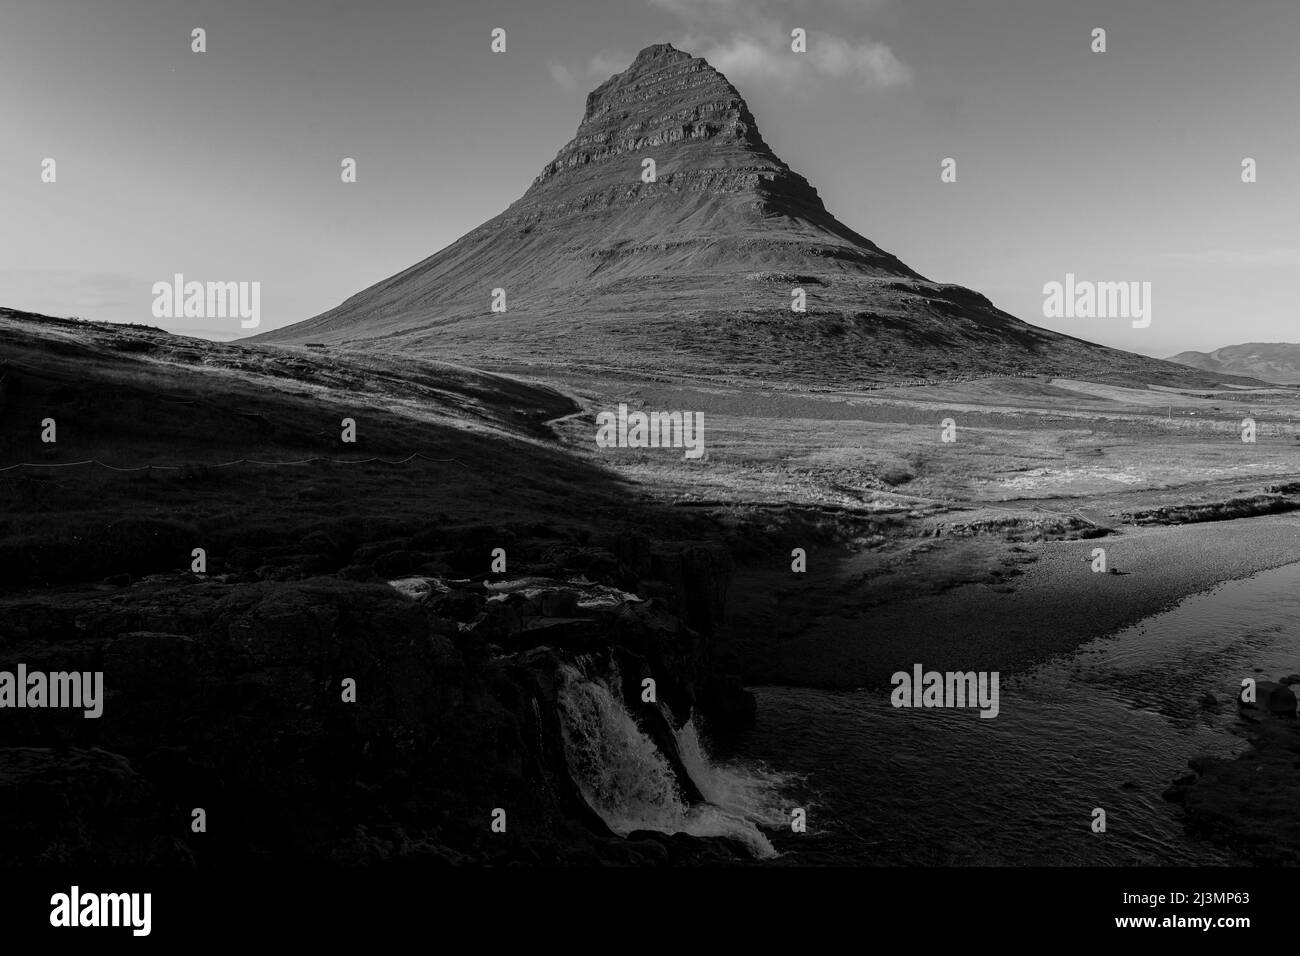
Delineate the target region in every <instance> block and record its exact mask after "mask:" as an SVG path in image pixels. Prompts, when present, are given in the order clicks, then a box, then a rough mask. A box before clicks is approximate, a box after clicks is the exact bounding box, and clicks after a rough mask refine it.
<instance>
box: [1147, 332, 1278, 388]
mask: <svg viewBox="0 0 1300 956" xmlns="http://www.w3.org/2000/svg"><path fill="white" fill-rule="evenodd" d="M1169 361H1171V362H1178V363H1179V364H1180V365H1187V366H1190V367H1191V368H1196V369H1200V370H1201V371H1204V372H1216V373H1219V374H1222V375H1245V376H1248V377H1250V378H1258V379H1262V380H1263V381H1265V382H1276V383H1277V384H1279V385H1300V345H1297V344H1295V343H1293V342H1246V343H1245V344H1243V345H1229V346H1227V347H1226V348H1221V349H1215V350H1214V351H1213V352H1179V353H1178V354H1177V355H1172V356H1170V357H1169Z"/></svg>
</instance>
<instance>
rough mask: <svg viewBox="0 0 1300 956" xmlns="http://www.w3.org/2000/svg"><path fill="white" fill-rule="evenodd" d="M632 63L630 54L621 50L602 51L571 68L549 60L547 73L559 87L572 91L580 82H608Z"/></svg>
mask: <svg viewBox="0 0 1300 956" xmlns="http://www.w3.org/2000/svg"><path fill="white" fill-rule="evenodd" d="M631 62H632V55H631V54H630V53H624V52H622V51H621V50H601V51H600V52H599V53H596V54H594V55H593V56H591V57H590V58H589V59H588V60H586V61H585V62H583V63H580V64H577V65H576V66H570V65H568V64H567V63H564V62H562V61H560V60H548V61H547V62H546V71H547V72H548V73H550V74H551V79H553V80H554V81H555V82H556V83H557V84H558V85H560V86H561V87H563V88H564V89H566V90H571V89H573V88H574V87H576V86H578V85H579V82H581V83H582V84H583V85H586V84H587V83H588V82H589V81H591V80H595V79H601V80H607V79H609V78H610V77H611V76H613V75H614V74H615V73H621V72H622V71H623V70H626V69H627V67H628V64H629V63H631Z"/></svg>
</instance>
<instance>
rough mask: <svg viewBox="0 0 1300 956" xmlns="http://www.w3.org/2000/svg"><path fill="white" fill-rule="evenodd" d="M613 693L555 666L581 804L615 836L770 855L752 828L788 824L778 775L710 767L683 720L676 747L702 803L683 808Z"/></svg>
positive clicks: (663, 767) (602, 682)
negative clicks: (694, 839) (648, 834)
mask: <svg viewBox="0 0 1300 956" xmlns="http://www.w3.org/2000/svg"><path fill="white" fill-rule="evenodd" d="M584 670H588V671H590V669H588V668H584ZM611 683H612V687H611ZM617 686H618V684H617V682H616V681H614V682H610V681H609V680H608V679H602V678H599V677H591V676H588V675H587V674H584V673H583V672H582V671H580V670H578V668H576V667H571V666H568V665H565V666H563V667H562V687H561V690H560V695H559V702H560V723H561V727H562V729H563V736H564V752H565V758H566V760H567V762H568V765H569V771H570V773H571V775H572V777H573V780H574V782H575V783H576V784H577V786H578V789H579V791H580V792H581V793H582V796H583V798H584V799H585V800H586V801H587V803H588V805H589V806H590V807H591V808H592V809H593V810H595V811H596V813H597V814H599V815H600V817H601V819H602V820H604V821H605V823H606V824H607V825H608V826H609V828H610V829H611V830H613V831H614V832H615V833H617V834H619V835H621V836H626V835H627V834H628V833H631V832H632V831H633V830H655V831H658V832H660V833H689V834H692V835H694V836H702V837H707V836H715V837H730V838H732V839H735V840H738V841H740V842H742V843H743V844H744V845H745V846H746V847H747V848H748V849H749V851H750V853H752V854H753V855H754V856H755V857H758V858H760V859H767V858H770V857H774V856H776V855H777V854H776V849H775V848H774V847H773V846H772V844H771V842H770V841H769V840H768V838H767V837H766V836H765V835H764V834H763V833H762V831H761V830H759V825H760V824H761V825H764V826H774V827H775V826H784V825H786V824H787V822H788V819H789V818H788V816H787V814H786V813H785V811H784V810H783V809H782V807H781V803H780V792H779V787H780V784H781V781H782V778H781V777H780V775H778V774H774V773H770V772H767V771H762V770H756V769H753V768H748V767H742V766H739V765H730V764H722V763H717V762H715V761H713V760H712V758H710V757H709V755H708V754H707V753H706V751H705V750H704V748H703V746H702V745H701V743H700V739H699V735H698V733H697V732H696V729H695V725H694V722H693V721H688V722H687V723H686V725H685V726H683V727H682V728H681V729H680V730H678V731H676V736H677V746H678V749H679V751H680V754H681V757H682V761H683V764H684V765H685V767H686V770H687V772H688V773H689V774H690V776H691V779H692V781H693V782H694V783H695V785H696V786H697V787H698V788H699V790H700V793H701V794H703V795H704V797H705V799H706V800H707V801H708V803H705V804H699V805H696V806H688V805H687V804H686V802H685V801H683V799H682V796H681V793H680V791H679V789H678V786H677V780H676V778H675V777H674V775H673V771H672V768H671V767H670V766H669V764H668V761H667V760H666V759H665V758H664V756H663V754H662V753H660V752H659V749H658V748H657V747H656V746H655V744H654V741H652V740H651V739H650V737H648V736H647V735H646V734H645V733H643V732H642V730H641V728H640V727H639V726H637V722H636V720H635V718H633V716H632V715H631V713H629V712H628V710H627V708H626V707H625V706H624V705H623V699H622V695H621V693H619V692H618V691H617V690H616V689H613V688H617Z"/></svg>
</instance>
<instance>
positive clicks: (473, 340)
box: [254, 44, 1213, 387]
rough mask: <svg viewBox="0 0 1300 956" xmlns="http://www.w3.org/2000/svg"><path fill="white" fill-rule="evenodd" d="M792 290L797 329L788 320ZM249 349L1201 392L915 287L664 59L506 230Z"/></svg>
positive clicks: (741, 110)
mask: <svg viewBox="0 0 1300 956" xmlns="http://www.w3.org/2000/svg"><path fill="white" fill-rule="evenodd" d="M643 159H653V160H654V161H655V167H656V168H655V172H656V179H655V181H654V182H649V183H647V182H643V181H642V169H643V163H642V161H643ZM795 288H800V289H803V290H804V292H805V294H806V297H807V311H806V312H803V313H799V312H794V311H792V309H791V304H792V294H793V290H794V289H795ZM494 289H503V290H504V291H505V305H506V309H507V311H505V312H504V313H503V312H493V311H491V308H490V307H491V304H492V298H493V290H494ZM254 340H255V341H263V342H269V343H292V344H304V343H307V342H319V343H325V344H329V345H348V346H349V347H354V348H362V349H382V350H397V351H402V352H412V353H416V354H425V355H433V356H438V357H443V358H453V357H454V358H456V359H459V360H463V361H468V362H472V363H475V364H478V365H481V366H484V367H493V366H512V365H520V364H523V365H530V366H538V365H541V366H558V367H575V366H586V367H589V368H611V367H613V368H625V369H637V370H641V371H646V372H664V371H668V372H671V373H675V374H681V375H695V376H715V377H721V378H733V379H734V378H743V379H750V380H752V379H759V380H765V381H772V380H778V381H788V382H799V383H804V384H818V385H837V386H840V387H853V386H856V385H861V384H868V383H871V382H876V381H882V380H883V381H887V380H897V379H899V378H930V377H952V376H957V375H978V374H1014V373H1038V374H1060V375H1069V376H1070V377H1074V378H1077V377H1081V376H1088V377H1092V378H1094V379H1096V380H1115V381H1125V382H1140V383H1162V384H1178V383H1194V384H1201V385H1207V384H1213V380H1212V379H1211V377H1209V376H1206V375H1204V374H1203V373H1197V372H1189V371H1188V370H1187V369H1186V367H1184V366H1178V365H1174V364H1170V363H1167V362H1161V361H1159V360H1156V359H1150V358H1147V357H1145V356H1138V355H1133V354H1130V353H1127V352H1122V351H1117V350H1114V349H1108V348H1104V347H1102V346H1098V345H1094V344H1092V343H1088V342H1084V341H1082V340H1079V339H1074V338H1071V337H1068V336H1064V335H1060V334H1056V333H1053V332H1049V331H1046V330H1044V329H1040V328H1037V327H1035V326H1031V325H1029V324H1027V323H1025V322H1021V321H1020V320H1018V319H1016V318H1015V317H1013V316H1011V315H1008V314H1007V313H1005V312H1002V311H1000V310H999V309H997V308H995V307H994V306H993V305H992V303H990V302H989V300H988V299H986V298H984V297H983V296H982V295H979V294H978V293H976V292H972V291H970V290H969V289H965V288H962V287H960V286H956V285H948V284H943V283H937V282H932V281H930V280H928V279H926V278H925V277H924V276H922V275H920V274H919V273H917V272H916V271H915V270H913V269H911V268H909V267H908V266H906V265H905V264H904V263H902V262H901V261H899V259H898V258H897V257H895V256H893V255H891V254H889V253H888V252H885V251H884V250H882V249H881V248H880V247H879V246H877V245H875V243H873V242H872V241H871V240H869V239H867V238H866V237H864V236H862V235H860V234H858V233H857V232H855V231H854V230H853V229H850V228H849V227H848V226H846V225H844V224H843V223H842V222H840V221H839V220H838V219H836V218H835V217H834V216H833V215H831V214H830V213H829V212H828V211H827V210H826V207H825V206H824V205H823V203H822V200H821V198H820V197H819V196H818V194H817V190H816V189H814V188H813V187H812V186H811V185H810V184H809V183H808V181H807V180H806V179H804V178H803V177H802V176H800V175H799V174H798V173H796V172H795V171H793V170H792V169H791V168H790V167H789V166H787V165H786V164H785V163H784V162H782V161H781V160H780V159H779V158H777V156H776V155H775V154H774V153H773V152H772V150H771V149H770V148H769V147H768V145H767V143H766V142H764V140H763V137H762V135H761V134H760V133H759V131H758V126H757V123H756V121H755V119H754V116H753V114H752V113H751V112H750V110H749V107H748V106H747V105H746V104H745V101H744V99H743V98H742V97H741V95H740V93H738V92H737V91H736V88H735V87H734V86H732V85H731V84H730V83H729V82H728V81H727V79H726V78H725V77H724V76H723V75H722V74H721V73H719V72H718V71H717V70H715V69H713V67H711V66H710V65H709V64H708V63H707V62H705V61H704V60H703V59H700V58H697V57H693V56H691V55H689V54H687V53H684V52H682V51H680V50H677V49H675V48H673V47H672V46H671V45H669V44H658V45H655V46H650V47H647V48H646V49H644V50H642V51H641V53H640V54H638V55H637V57H636V59H635V60H634V61H633V63H632V64H631V66H629V67H628V68H627V69H626V70H625V71H624V72H622V73H620V74H618V75H616V76H614V77H611V78H610V79H609V80H607V81H605V82H604V83H602V84H601V85H600V86H599V87H597V88H596V89H595V90H594V91H593V92H592V93H591V94H590V95H588V97H587V105H586V110H585V112H584V114H583V117H582V122H581V123H580V124H579V126H578V131H577V135H576V136H574V138H573V139H572V140H570V141H569V143H568V144H566V145H565V146H564V147H563V148H562V149H561V150H560V151H559V153H558V154H557V155H556V157H555V159H554V160H552V161H551V162H550V163H548V164H547V166H546V167H545V168H544V169H543V170H542V171H541V173H540V174H539V175H538V176H537V178H536V179H535V180H534V181H533V184H532V185H531V186H530V187H529V188H528V190H527V192H525V193H524V195H523V196H522V197H521V198H520V199H519V200H518V201H516V202H515V203H514V204H512V205H511V206H510V207H509V208H507V209H506V210H505V212H503V213H501V214H500V215H498V216H497V217H496V218H494V219H491V220H489V221H488V222H486V223H484V224H483V225H481V226H479V227H478V228H477V229H474V230H473V231H471V232H470V233H468V234H467V235H465V236H463V237H462V238H460V239H459V240H457V241H456V242H454V243H452V244H451V245H450V246H448V247H447V248H445V249H443V250H442V251H440V252H438V253H436V254H434V255H432V256H430V257H429V258H427V259H424V260H423V261H421V262H418V263H416V264H415V265H413V266H411V267H410V268H408V269H406V270H405V271H403V272H400V273H398V274H397V275H395V276H392V277H391V278H388V279H385V280H384V281H382V282H379V283H376V284H375V285H373V286H371V287H370V288H368V289H365V290H363V291H361V292H359V293H357V294H356V295H354V296H352V297H351V298H350V299H348V300H347V301H346V302H344V303H343V304H342V305H339V306H337V307H336V308H333V309H330V310H329V311H328V312H324V313H322V314H321V315H318V316H316V317H315V318H312V319H308V320H307V321H304V322H300V323H298V324H296V325H292V326H289V327H287V328H284V329H279V330H275V331H271V332H267V333H263V334H261V335H259V336H256V337H255V339H254Z"/></svg>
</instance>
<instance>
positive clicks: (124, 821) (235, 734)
mask: <svg viewBox="0 0 1300 956" xmlns="http://www.w3.org/2000/svg"><path fill="white" fill-rule="evenodd" d="M538 530H539V529H537V528H532V529H528V528H514V529H511V528H494V529H479V528H476V527H474V526H466V527H462V528H459V529H453V528H449V527H446V526H443V527H439V528H437V529H436V531H435V529H432V528H431V529H429V530H428V533H424V532H419V531H417V532H416V533H414V534H412V535H411V536H409V537H406V538H397V539H390V540H387V541H380V542H361V543H356V544H353V545H352V546H351V547H350V548H349V547H348V546H347V545H345V544H341V543H340V542H339V541H333V540H326V539H327V538H328V536H327V535H321V534H316V535H315V536H312V535H308V536H307V537H305V538H304V539H303V540H302V542H301V543H300V545H299V552H298V553H297V555H296V556H294V557H292V558H290V557H288V556H282V557H281V559H280V560H278V561H276V562H275V563H270V562H268V555H266V554H263V553H259V552H257V551H256V550H250V551H249V553H247V554H244V555H242V556H240V559H239V562H238V563H239V564H241V565H243V566H247V567H251V568H253V570H230V569H229V568H230V564H231V563H232V562H231V558H230V556H229V555H214V556H213V561H214V565H215V566H216V567H217V569H218V570H219V571H220V573H214V574H211V575H209V576H206V577H200V576H195V575H189V574H167V575H154V576H151V577H148V578H145V579H138V580H137V579H130V580H129V581H128V583H126V584H125V585H123V586H121V587H114V586H108V585H100V586H98V587H90V588H84V589H80V590H73V589H65V590H64V591H63V592H60V593H58V594H57V595H45V594H41V593H33V594H27V595H24V596H21V597H19V596H15V597H12V598H10V599H8V600H7V601H6V602H4V603H2V604H0V669H10V670H12V669H13V668H15V667H16V665H17V664H18V663H19V662H21V663H24V664H25V665H26V666H27V668H28V670H29V671H33V670H41V671H47V672H48V671H54V670H82V671H103V673H104V683H105V691H106V693H105V700H104V704H103V714H102V716H101V717H99V718H97V719H85V718H84V717H83V716H82V714H81V713H80V712H69V711H60V710H49V709H34V708H33V709H12V710H7V711H6V712H5V721H4V723H3V725H0V810H2V811H3V813H2V814H0V819H2V820H3V821H4V823H3V829H4V833H5V839H4V840H0V846H2V847H3V849H2V850H0V863H3V864H7V865H30V864H32V863H35V862H58V863H66V864H78V865H80V864H91V863H94V864H112V863H131V864H143V865H197V866H211V865H222V864H225V863H232V864H233V863H237V862H238V863H241V864H242V865H246V864H247V862H248V861H249V860H256V859H261V858H265V859H275V860H280V861H292V860H300V861H301V860H319V861H322V862H333V863H346V864H351V863H356V864H361V863H375V862H385V861H389V862H391V861H396V860H411V861H422V862H428V863H435V864H436V863H466V862H487V863H490V862H494V861H502V862H504V861H507V860H509V861H514V862H526V863H595V862H615V863H644V864H653V863H681V862H692V861H697V860H704V859H710V860H715V861H716V860H718V859H723V858H730V859H734V858H735V853H736V852H737V851H736V848H735V847H730V846H729V845H728V844H726V843H725V842H715V843H712V844H711V843H708V842H704V841H700V840H692V839H691V838H684V839H683V840H668V841H656V840H651V841H650V843H648V844H647V843H643V842H642V841H631V842H629V841H625V840H622V839H620V838H617V837H615V836H614V834H613V833H611V831H610V830H609V828H608V827H607V826H606V825H605V823H604V822H603V821H602V820H601V818H600V817H599V816H598V815H597V814H596V813H595V812H593V811H592V809H591V807H589V806H588V805H587V803H586V802H585V800H584V798H583V796H582V793H581V792H580V790H579V788H578V786H577V785H576V784H575V782H574V781H573V779H572V778H571V775H570V768H569V767H568V766H567V764H566V757H565V750H564V745H563V731H562V727H561V725H560V720H561V717H560V713H561V707H560V704H559V695H560V693H561V690H562V687H563V683H564V680H565V679H566V678H565V676H564V674H565V672H566V669H568V670H572V668H573V667H574V666H575V664H577V665H580V666H581V667H583V668H585V669H587V670H588V671H589V672H590V673H592V674H593V676H602V677H610V676H611V675H617V676H618V677H619V678H621V681H622V685H621V686H622V691H623V700H624V706H625V707H626V709H627V711H628V712H629V713H632V714H635V715H636V717H637V720H638V722H639V723H640V724H641V726H642V730H643V732H644V733H645V734H646V735H647V737H649V738H650V739H651V740H652V741H653V742H654V744H655V745H656V746H657V747H658V748H659V750H660V751H661V752H662V754H663V756H664V759H665V760H666V761H667V762H668V764H669V766H670V767H671V768H672V769H673V772H674V773H675V775H676V778H677V781H678V785H679V789H680V792H681V795H682V797H683V799H684V800H686V801H687V802H698V801H700V800H702V799H703V797H702V795H701V794H700V792H699V790H698V788H697V787H696V786H695V784H694V782H693V781H692V780H691V777H690V774H689V772H688V771H687V769H686V767H685V766H684V764H683V762H682V758H681V755H680V754H678V753H677V747H676V742H675V740H676V733H677V731H678V730H680V728H681V726H682V725H683V723H684V722H685V721H686V720H687V719H689V718H691V717H695V718H697V719H703V720H705V721H706V722H707V723H708V724H709V726H710V727H712V728H715V729H716V730H718V731H720V732H723V731H727V730H734V729H739V728H741V727H743V726H745V722H746V721H747V720H749V719H752V697H751V696H750V695H749V694H748V693H747V692H746V691H744V690H743V688H742V687H741V686H740V684H739V678H738V676H737V675H734V674H730V673H729V672H727V671H726V669H725V668H724V667H722V666H721V665H720V664H719V661H718V660H716V659H715V656H714V655H713V653H712V651H711V646H710V641H709V639H708V637H707V632H708V630H709V629H710V628H711V626H712V622H713V621H715V620H716V619H717V618H718V616H719V615H720V614H721V612H722V607H721V601H722V599H723V597H724V595H725V587H726V584H725V582H726V577H727V575H728V573H729V563H728V561H727V559H726V556H725V553H722V552H717V551H714V550H713V549H712V548H710V547H706V546H703V545H691V544H689V543H687V544H681V545H676V546H674V545H671V544H669V543H667V542H658V543H655V544H651V543H650V542H649V541H647V540H644V539H638V538H637V537H636V536H635V535H623V536H621V537H619V538H618V539H617V540H615V539H611V540H610V541H608V542H606V543H608V544H610V545H612V546H616V547H615V550H606V549H605V548H603V547H601V546H600V545H598V544H595V543H593V542H591V541H588V542H585V543H584V542H582V541H577V540H574V541H572V542H569V543H562V540H560V539H557V541H556V542H554V543H553V544H552V546H551V548H550V549H549V550H548V551H547V555H546V558H545V559H544V560H542V561H539V562H538V563H537V564H536V565H535V566H531V567H525V568H521V569H520V571H519V572H518V573H515V574H511V575H491V574H490V573H489V574H484V573H482V571H483V569H482V567H481V564H482V561H481V559H482V556H483V555H484V554H486V553H488V552H487V551H486V550H485V549H483V548H482V547H481V541H482V540H483V538H484V535H485V534H486V535H489V536H490V537H491V540H493V541H497V542H499V541H502V540H511V541H521V540H523V539H524V538H525V536H527V535H529V534H530V533H531V534H536V532H537V531H538ZM250 547H251V548H252V549H256V544H253V545H251V546H250ZM470 553H473V554H474V555H476V556H477V558H476V559H475V561H477V564H474V562H472V561H471V560H470V558H469V557H468V555H469V554H470ZM322 555H323V556H324V560H325V561H326V564H327V565H330V566H334V567H338V566H340V565H341V566H342V567H341V569H340V571H339V573H336V574H331V575H329V576H321V574H320V571H321V565H320V561H321V560H322ZM469 565H473V568H472V569H473V571H476V572H479V573H478V574H476V575H475V576H474V577H468V578H457V577H454V576H452V574H453V573H454V569H455V568H457V567H461V568H464V567H466V566H469ZM394 567H402V568H412V567H413V568H417V569H424V570H425V571H426V572H427V571H435V572H441V573H440V574H439V575H432V574H428V573H423V574H416V575H413V576H408V577H406V578H398V579H394V580H393V582H392V583H391V584H390V583H388V582H386V581H384V580H383V578H382V576H381V575H380V574H379V569H381V568H385V569H388V568H394ZM344 572H346V573H344ZM643 574H644V575H651V574H653V575H655V579H654V581H653V582H648V583H652V584H653V587H642V586H641V581H640V575H643ZM552 575H554V576H552ZM128 577H129V576H128ZM637 591H641V592H642V593H636V592H637ZM651 591H654V592H655V594H654V595H651V594H650V592H651ZM646 677H652V678H654V680H655V681H656V683H657V687H658V695H659V700H660V701H662V703H663V705H664V706H663V707H662V708H660V707H658V706H655V707H646V706H644V705H643V704H642V702H641V698H640V695H641V693H642V680H643V679H644V678H646ZM349 687H351V688H353V691H351V693H353V694H354V699H349V696H348V695H349V693H350V691H349V690H348V688H349ZM196 808H202V809H203V810H204V811H205V814H206V818H207V830H206V832H202V833H196V832H193V831H192V829H191V826H190V824H191V818H192V812H193V811H194V810H195V809H196ZM495 808H504V809H505V810H506V812H507V815H508V821H509V825H508V829H507V832H506V833H504V834H494V833H492V831H491V829H490V823H491V814H492V812H493V810H494V809H495Z"/></svg>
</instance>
